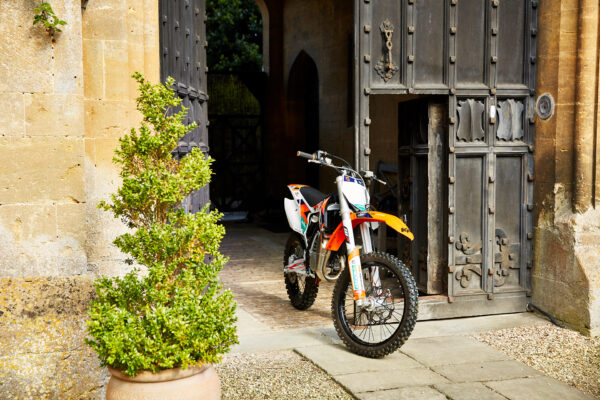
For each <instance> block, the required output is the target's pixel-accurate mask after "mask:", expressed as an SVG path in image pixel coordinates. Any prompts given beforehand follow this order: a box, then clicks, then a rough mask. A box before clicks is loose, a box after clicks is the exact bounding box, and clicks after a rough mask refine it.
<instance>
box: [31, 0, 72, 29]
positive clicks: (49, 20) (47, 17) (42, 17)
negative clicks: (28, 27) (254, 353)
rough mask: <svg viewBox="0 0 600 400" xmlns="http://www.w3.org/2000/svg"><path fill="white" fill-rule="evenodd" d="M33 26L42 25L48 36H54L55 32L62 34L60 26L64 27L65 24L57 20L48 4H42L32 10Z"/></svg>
mask: <svg viewBox="0 0 600 400" xmlns="http://www.w3.org/2000/svg"><path fill="white" fill-rule="evenodd" d="M33 12H34V13H35V15H34V16H33V25H35V24H37V23H42V24H43V25H44V27H45V28H46V32H48V34H49V35H50V36H54V34H55V33H56V32H62V30H61V29H60V26H63V25H66V24H67V22H66V21H63V20H62V19H60V18H58V17H57V16H56V14H55V13H54V10H53V9H52V6H51V5H50V3H47V2H43V3H40V5H39V6H37V7H35V8H34V9H33Z"/></svg>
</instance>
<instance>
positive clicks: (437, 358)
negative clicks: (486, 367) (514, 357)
mask: <svg viewBox="0 0 600 400" xmlns="http://www.w3.org/2000/svg"><path fill="white" fill-rule="evenodd" d="M400 351H401V352H402V353H405V354H407V355H409V356H410V357H412V358H413V359H415V360H417V361H418V362H420V363H422V364H425V365H427V366H429V367H434V366H440V365H450V364H456V362H457V360H460V362H461V363H473V362H489V361H505V360H508V359H509V358H508V357H507V356H506V355H505V354H503V353H501V352H499V351H497V350H494V349H492V348H490V347H488V346H486V345H484V344H482V343H479V342H477V341H476V340H474V339H471V338H467V337H464V336H443V337H432V338H422V339H413V340H409V341H407V342H406V343H405V344H404V346H402V348H401V349H400Z"/></svg>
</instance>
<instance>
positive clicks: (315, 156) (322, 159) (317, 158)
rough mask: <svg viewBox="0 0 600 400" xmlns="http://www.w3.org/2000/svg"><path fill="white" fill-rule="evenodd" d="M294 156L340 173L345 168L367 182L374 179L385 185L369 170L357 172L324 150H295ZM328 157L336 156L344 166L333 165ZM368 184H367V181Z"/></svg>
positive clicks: (341, 159)
mask: <svg viewBox="0 0 600 400" xmlns="http://www.w3.org/2000/svg"><path fill="white" fill-rule="evenodd" d="M296 156H298V157H302V158H305V159H307V160H308V162H313V163H316V164H320V165H323V166H326V167H330V168H333V169H335V170H336V171H337V172H338V173H340V174H341V173H342V170H346V171H349V172H350V173H353V174H356V175H357V176H359V177H361V178H362V179H363V180H366V181H368V182H370V181H371V180H375V181H377V182H379V183H381V184H383V185H387V183H386V182H384V181H382V180H380V179H377V177H376V176H375V175H374V174H373V172H371V171H362V170H361V171H358V172H357V171H355V170H354V169H352V167H351V166H350V164H349V163H348V162H347V161H346V160H344V159H343V158H340V157H338V156H334V155H333V154H329V153H327V152H325V151H321V150H319V151H317V152H316V153H312V154H310V153H305V152H303V151H298V152H296ZM329 157H333V158H336V159H338V160H340V161H342V162H343V163H344V164H346V166H338V165H334V164H333V163H332V162H331V158H329ZM368 182H367V183H368ZM368 185H369V183H368Z"/></svg>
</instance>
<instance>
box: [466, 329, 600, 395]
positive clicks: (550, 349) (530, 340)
mask: <svg viewBox="0 0 600 400" xmlns="http://www.w3.org/2000/svg"><path fill="white" fill-rule="evenodd" d="M473 338H475V339H477V340H479V341H480V342H483V343H485V344H488V345H489V346H491V347H493V348H495V349H497V350H500V351H502V352H504V353H505V354H507V355H509V356H511V357H513V358H516V359H517V360H519V361H521V362H523V363H525V364H527V365H529V366H531V367H533V368H535V369H537V370H538V371H541V372H543V373H545V374H546V375H548V376H551V377H553V378H556V379H558V380H561V381H563V382H565V383H567V384H569V385H571V386H574V387H576V388H577V389H579V390H582V391H584V392H587V393H590V394H592V395H594V396H596V397H598V398H600V337H596V338H589V337H585V336H582V335H580V334H579V333H577V332H575V331H572V330H569V329H562V328H559V327H557V326H554V325H537V326H529V327H522V328H511V329H502V330H498V331H492V332H486V333H483V334H479V335H474V336H473Z"/></svg>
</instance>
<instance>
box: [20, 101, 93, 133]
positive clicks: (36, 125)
mask: <svg viewBox="0 0 600 400" xmlns="http://www.w3.org/2000/svg"><path fill="white" fill-rule="evenodd" d="M24 102H25V131H26V134H27V136H61V137H64V136H75V137H77V136H83V134H84V127H83V98H82V97H81V96H78V95H66V94H25V98H24Z"/></svg>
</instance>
